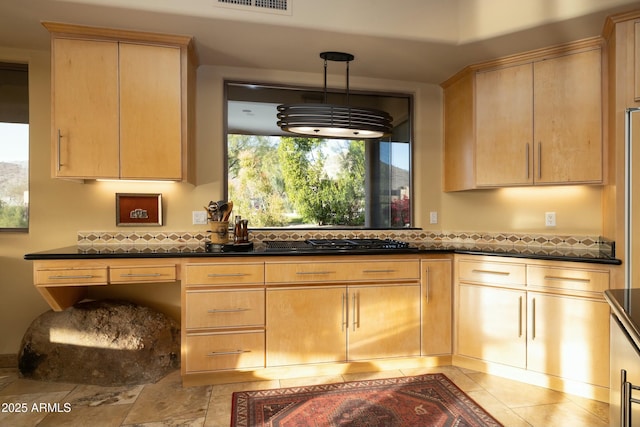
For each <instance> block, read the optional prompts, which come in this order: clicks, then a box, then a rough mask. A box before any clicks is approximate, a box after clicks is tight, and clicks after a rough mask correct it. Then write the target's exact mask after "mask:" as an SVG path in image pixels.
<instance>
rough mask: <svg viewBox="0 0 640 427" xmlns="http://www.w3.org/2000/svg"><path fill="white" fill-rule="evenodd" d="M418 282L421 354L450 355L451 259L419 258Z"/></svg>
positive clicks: (451, 308) (451, 318)
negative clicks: (420, 304)
mask: <svg viewBox="0 0 640 427" xmlns="http://www.w3.org/2000/svg"><path fill="white" fill-rule="evenodd" d="M420 272H421V285H422V301H421V303H422V355H423V356H430V355H439V354H442V355H451V351H452V328H453V327H452V323H453V307H452V289H453V287H452V281H451V280H452V278H451V276H452V273H453V267H452V261H451V259H423V260H421V261H420Z"/></svg>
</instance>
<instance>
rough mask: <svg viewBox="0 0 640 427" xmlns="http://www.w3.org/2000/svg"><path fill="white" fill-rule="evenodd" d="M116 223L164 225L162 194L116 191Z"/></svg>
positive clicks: (121, 224)
mask: <svg viewBox="0 0 640 427" xmlns="http://www.w3.org/2000/svg"><path fill="white" fill-rule="evenodd" d="M116 225H118V226H135V225H145V226H158V225H162V194H160V193H156V194H136V193H116Z"/></svg>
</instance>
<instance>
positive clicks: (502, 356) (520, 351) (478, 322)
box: [457, 283, 527, 368]
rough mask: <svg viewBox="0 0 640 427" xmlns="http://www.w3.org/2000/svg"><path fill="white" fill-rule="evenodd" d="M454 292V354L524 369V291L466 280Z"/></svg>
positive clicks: (525, 350) (525, 298)
mask: <svg viewBox="0 0 640 427" xmlns="http://www.w3.org/2000/svg"><path fill="white" fill-rule="evenodd" d="M458 292H459V293H458V307H457V308H458V315H457V318H458V324H457V353H458V354H460V355H463V356H469V357H474V358H477V359H481V360H486V361H488V362H496V363H502V364H505V365H510V366H515V367H518V368H525V367H526V361H527V359H526V357H527V354H526V352H527V347H526V302H527V296H526V292H524V291H517V290H512V289H501V288H492V287H489V286H476V285H469V284H466V283H461V284H459V287H458Z"/></svg>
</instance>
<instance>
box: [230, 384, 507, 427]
mask: <svg viewBox="0 0 640 427" xmlns="http://www.w3.org/2000/svg"><path fill="white" fill-rule="evenodd" d="M276 426H278V427H288V426H291V427H294V426H295V427H311V426H322V427H333V426H340V427H347V426H348V427H382V426H384V427H419V426H434V427H439V426H442V427H445V426H457V427H501V426H502V425H501V424H500V423H499V422H498V421H496V420H495V419H494V418H493V417H492V416H491V415H489V414H488V413H487V412H486V411H485V410H484V409H482V408H481V407H480V406H479V405H478V404H477V403H475V402H474V401H473V400H471V398H469V396H467V395H466V394H464V392H463V391H462V390H460V389H459V388H458V387H457V386H456V385H455V384H453V383H452V382H451V381H450V380H449V378H447V377H446V376H444V375H443V374H427V375H420V376H415V377H401V378H390V379H383V380H368V381H354V382H347V383H339V384H326V385H315V386H306V387H290V388H281V389H274V390H259V391H243V392H235V393H233V407H232V410H231V427H276Z"/></svg>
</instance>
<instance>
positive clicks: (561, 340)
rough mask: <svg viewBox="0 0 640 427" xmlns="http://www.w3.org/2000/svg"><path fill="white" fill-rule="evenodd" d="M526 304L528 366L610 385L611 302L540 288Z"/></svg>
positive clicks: (557, 374) (531, 368) (603, 385)
mask: <svg viewBox="0 0 640 427" xmlns="http://www.w3.org/2000/svg"><path fill="white" fill-rule="evenodd" d="M527 304H528V311H529V335H528V342H527V368H528V369H530V370H533V371H537V372H542V373H545V374H548V375H555V376H559V377H562V378H568V379H573V380H576V381H581V382H585V383H589V384H595V385H598V386H602V387H608V386H609V371H608V370H607V368H606V367H607V366H609V323H608V319H609V306H608V304H607V303H606V302H605V301H596V300H589V299H586V298H577V297H566V296H559V295H548V294H541V293H537V292H529V294H528V302H527Z"/></svg>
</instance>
